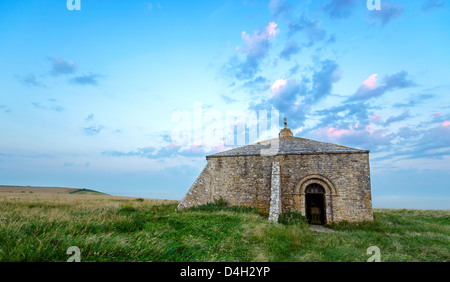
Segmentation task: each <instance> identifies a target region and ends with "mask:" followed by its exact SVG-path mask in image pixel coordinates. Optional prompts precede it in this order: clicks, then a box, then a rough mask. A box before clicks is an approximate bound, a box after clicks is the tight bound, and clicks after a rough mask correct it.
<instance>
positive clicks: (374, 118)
mask: <svg viewBox="0 0 450 282" xmlns="http://www.w3.org/2000/svg"><path fill="white" fill-rule="evenodd" d="M369 119H370V121H371V122H373V123H374V124H381V123H383V118H382V117H381V116H380V115H379V114H373V115H371V116H369Z"/></svg>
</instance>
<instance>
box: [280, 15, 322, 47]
mask: <svg viewBox="0 0 450 282" xmlns="http://www.w3.org/2000/svg"><path fill="white" fill-rule="evenodd" d="M288 28H289V30H288V36H289V37H292V36H293V35H295V34H296V33H299V32H303V33H304V34H305V36H306V38H307V39H308V41H307V42H305V43H304V44H303V45H304V46H305V47H310V46H312V45H314V43H317V42H319V41H323V40H325V39H326V37H327V32H326V31H325V29H323V28H322V27H321V24H320V21H319V20H313V19H310V18H309V17H307V16H305V15H302V16H301V17H300V18H299V19H297V20H292V21H290V22H289V24H288Z"/></svg>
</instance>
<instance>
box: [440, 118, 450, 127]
mask: <svg viewBox="0 0 450 282" xmlns="http://www.w3.org/2000/svg"><path fill="white" fill-rule="evenodd" d="M442 126H444V127H447V126H450V121H448V120H446V121H444V122H443V123H442Z"/></svg>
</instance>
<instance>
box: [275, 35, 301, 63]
mask: <svg viewBox="0 0 450 282" xmlns="http://www.w3.org/2000/svg"><path fill="white" fill-rule="evenodd" d="M300 51H301V47H299V46H298V44H297V42H295V41H294V40H293V39H288V40H287V41H286V43H285V44H284V48H283V50H282V51H281V53H280V57H281V58H283V59H285V60H290V59H291V56H293V55H295V54H298V53H299V52H300Z"/></svg>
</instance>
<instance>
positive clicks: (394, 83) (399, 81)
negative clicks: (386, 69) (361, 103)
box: [348, 71, 416, 101]
mask: <svg viewBox="0 0 450 282" xmlns="http://www.w3.org/2000/svg"><path fill="white" fill-rule="evenodd" d="M376 84H377V81H376V76H374V75H372V76H370V77H369V78H368V79H366V80H365V81H364V82H363V83H362V84H361V86H360V87H359V88H358V90H357V91H356V92H355V94H353V96H352V97H350V98H349V99H348V100H349V101H357V100H369V99H371V98H375V97H379V96H381V95H383V94H385V93H386V92H389V91H392V90H396V89H403V88H408V87H413V86H415V85H416V84H415V83H414V81H413V80H412V79H411V78H409V75H408V73H407V72H406V71H401V72H398V73H396V74H392V75H386V76H385V77H383V79H382V82H381V85H379V86H377V85H376Z"/></svg>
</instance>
